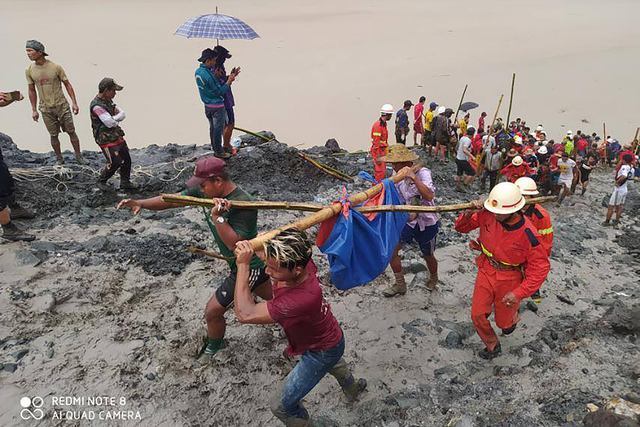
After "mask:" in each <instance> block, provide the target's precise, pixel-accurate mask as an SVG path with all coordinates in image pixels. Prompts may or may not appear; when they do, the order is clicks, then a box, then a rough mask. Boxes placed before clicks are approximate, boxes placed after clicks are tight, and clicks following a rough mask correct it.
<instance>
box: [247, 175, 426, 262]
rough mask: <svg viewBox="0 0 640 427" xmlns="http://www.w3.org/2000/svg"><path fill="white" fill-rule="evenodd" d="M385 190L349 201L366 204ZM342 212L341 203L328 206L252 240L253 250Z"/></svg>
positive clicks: (399, 178) (396, 178)
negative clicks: (286, 232)
mask: <svg viewBox="0 0 640 427" xmlns="http://www.w3.org/2000/svg"><path fill="white" fill-rule="evenodd" d="M421 167H422V165H420V164H417V165H415V166H413V168H412V169H413V171H414V172H417V171H418V170H420V168H421ZM406 174H407V171H400V172H398V173H396V174H395V175H393V176H392V177H391V178H389V180H391V181H392V182H393V183H397V182H400V181H402V180H403V179H404V178H405V177H406ZM383 188H384V186H383V184H382V183H380V184H376V185H374V186H373V187H371V188H369V189H368V190H366V191H363V192H360V193H356V194H354V195H353V196H351V197H350V198H349V200H350V201H351V204H353V205H359V204H360V203H364V202H365V201H367V200H369V199H370V198H371V197H373V196H375V195H376V194H378V193H380V192H381V191H382V189H383ZM341 210H342V205H341V204H340V203H337V202H336V203H333V204H332V205H330V206H327V207H325V208H323V209H322V210H320V211H318V212H315V213H313V214H311V215H309V216H307V217H305V218H302V219H300V220H298V221H296V222H293V223H291V224H287V225H284V226H282V227H278V228H276V229H275V230H272V231H269V232H267V233H262V234H260V235H258V236H257V237H255V238H253V239H251V245H252V246H253V248H254V249H255V250H258V249H261V248H262V245H263V244H264V243H265V242H268V241H269V240H271V239H273V238H274V237H276V236H277V235H278V234H280V233H281V232H282V231H284V230H287V229H289V228H297V229H298V230H306V229H307V228H310V227H313V226H314V225H316V224H320V223H321V222H323V221H326V220H327V219H329V218H331V217H333V216H335V215H337V214H338V213H339V212H340V211H341Z"/></svg>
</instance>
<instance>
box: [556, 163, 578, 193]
mask: <svg viewBox="0 0 640 427" xmlns="http://www.w3.org/2000/svg"><path fill="white" fill-rule="evenodd" d="M575 167H576V162H575V161H573V159H567V161H566V162H565V161H563V160H562V159H560V160H558V169H560V177H559V178H558V181H560V182H562V183H565V184H566V183H569V186H571V183H572V182H573V169H574V168H575Z"/></svg>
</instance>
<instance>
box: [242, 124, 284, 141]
mask: <svg viewBox="0 0 640 427" xmlns="http://www.w3.org/2000/svg"><path fill="white" fill-rule="evenodd" d="M233 128H234V129H235V130H239V131H240V132H244V133H246V134H249V135H253V136H255V137H256V138H260V139H261V140H263V141H264V142H269V141H273V140H274V139H275V138H267V137H266V136H264V135H260V134H259V133H255V132H251V131H250V130H247V129H242V128H239V127H238V126H234V127H233Z"/></svg>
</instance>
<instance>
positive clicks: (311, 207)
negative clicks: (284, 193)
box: [162, 194, 324, 212]
mask: <svg viewBox="0 0 640 427" xmlns="http://www.w3.org/2000/svg"><path fill="white" fill-rule="evenodd" d="M162 201H163V202H167V203H173V204H176V205H181V206H203V207H207V208H212V207H213V206H215V203H214V202H213V201H212V200H211V199H202V198H198V197H190V196H176V195H174V194H163V195H162ZM229 203H230V205H231V208H235V209H276V210H278V209H282V210H293V211H306V212H317V211H319V210H321V209H322V208H324V206H321V205H316V204H312V203H291V202H269V201H259V200H255V201H243V200H229Z"/></svg>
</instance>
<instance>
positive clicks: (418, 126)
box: [413, 96, 427, 146]
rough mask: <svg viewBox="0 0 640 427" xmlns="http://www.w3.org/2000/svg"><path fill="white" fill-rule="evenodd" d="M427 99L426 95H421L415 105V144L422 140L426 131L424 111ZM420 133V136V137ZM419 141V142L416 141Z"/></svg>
mask: <svg viewBox="0 0 640 427" xmlns="http://www.w3.org/2000/svg"><path fill="white" fill-rule="evenodd" d="M426 100H427V98H425V97H424V96H421V97H420V100H419V101H418V103H417V104H416V105H414V106H413V145H414V146H415V145H417V144H418V143H421V142H422V134H423V133H424V122H423V121H422V120H423V116H422V113H423V112H424V102H425V101H426ZM418 135H420V138H418ZM416 141H418V142H416Z"/></svg>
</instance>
